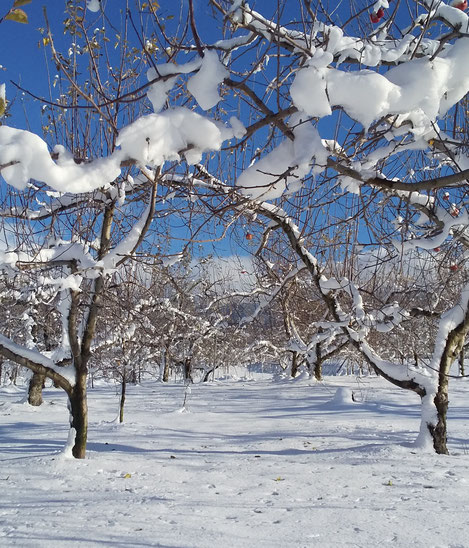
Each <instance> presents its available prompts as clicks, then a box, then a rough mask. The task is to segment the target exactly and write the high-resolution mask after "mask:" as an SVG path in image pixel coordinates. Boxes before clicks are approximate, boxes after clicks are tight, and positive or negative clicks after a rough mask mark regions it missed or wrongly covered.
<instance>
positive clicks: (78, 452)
mask: <svg viewBox="0 0 469 548" xmlns="http://www.w3.org/2000/svg"><path fill="white" fill-rule="evenodd" d="M69 410H70V428H71V429H72V432H73V435H74V437H75V438H74V445H73V448H72V455H73V456H74V457H75V458H76V459H84V458H85V454H86V440H87V437H88V405H87V401H86V374H83V373H82V374H80V375H77V383H76V385H75V386H74V387H73V389H72V391H71V393H70V394H69Z"/></svg>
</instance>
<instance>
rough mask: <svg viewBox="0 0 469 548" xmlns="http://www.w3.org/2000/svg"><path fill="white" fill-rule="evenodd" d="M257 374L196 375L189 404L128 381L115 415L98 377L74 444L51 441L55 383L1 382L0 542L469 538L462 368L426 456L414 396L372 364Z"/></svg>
mask: <svg viewBox="0 0 469 548" xmlns="http://www.w3.org/2000/svg"><path fill="white" fill-rule="evenodd" d="M255 379H256V380H255V382H253V381H252V380H251V381H250V380H248V379H245V380H239V381H233V380H231V381H228V380H227V381H224V382H221V381H215V382H214V383H210V384H205V385H194V386H193V387H192V391H191V394H189V395H188V401H187V402H186V412H185V413H180V410H181V407H182V403H183V398H184V386H183V385H182V384H171V385H162V384H160V383H156V382H144V383H143V384H142V385H141V386H129V387H128V391H127V402H126V411H125V423H124V424H123V425H119V424H116V423H115V422H114V419H115V416H116V412H117V408H118V396H117V395H116V391H115V388H114V387H113V386H109V385H105V384H100V385H98V386H97V387H96V388H94V389H90V402H89V404H90V429H89V438H90V439H89V451H88V456H87V458H86V459H85V460H75V459H70V458H67V457H66V456H65V455H64V454H63V450H64V444H65V442H66V439H67V431H68V412H67V407H66V400H65V397H64V395H63V393H62V392H61V391H59V390H56V389H52V388H49V389H47V390H46V391H45V403H44V404H43V406H42V407H40V408H32V407H30V406H28V405H27V404H24V403H22V402H23V399H24V398H23V396H24V390H23V391H21V392H19V391H18V389H15V390H11V389H10V387H4V388H0V432H1V434H0V435H1V443H2V451H1V453H0V486H1V487H0V489H1V493H2V497H1V499H2V503H1V505H0V545H2V546H21V547H22V548H33V547H34V548H46V547H47V548H54V547H64V548H68V547H74V546H84V545H86V546H103V545H107V546H115V547H124V546H137V545H138V546H168V547H169V546H172V547H184V548H213V547H214V546H229V547H230V548H250V547H252V546H256V547H257V548H285V547H290V546H291V547H308V548H309V547H311V546H324V547H337V548H345V547H350V546H357V547H371V546H382V545H388V544H389V545H392V546H398V547H406V548H407V547H409V546H412V547H416V548H424V547H425V548H427V547H445V548H447V547H450V546H451V547H463V546H467V530H468V518H467V507H468V505H469V489H468V482H469V454H468V447H469V445H468V436H467V432H468V431H469V415H468V413H467V406H466V405H465V401H466V399H467V398H466V394H467V388H466V386H465V385H466V382H467V381H459V382H458V383H454V387H453V394H452V396H451V406H450V412H449V428H450V439H449V447H450V450H451V452H452V453H453V454H452V456H444V455H440V456H437V455H435V454H428V453H426V452H422V451H421V450H420V449H418V448H416V447H415V445H414V440H415V437H416V433H417V431H418V427H419V414H420V411H419V407H420V405H419V398H418V397H416V396H415V395H414V394H411V393H407V392H404V391H399V390H397V389H395V388H392V387H390V385H389V384H388V383H386V382H385V381H383V380H382V379H377V378H374V377H365V378H360V379H355V378H352V377H326V379H325V381H324V382H323V383H319V384H316V383H314V382H312V381H308V380H306V381H305V380H294V381H281V382H272V380H271V379H270V378H268V377H267V375H265V376H261V375H260V374H259V375H257V376H256V377H255ZM338 391H339V394H340V393H342V394H343V395H346V397H347V402H345V403H346V405H343V403H344V402H341V401H338V402H337V404H333V403H332V401H331V400H333V399H334V395H335V394H337V392H338ZM351 392H352V393H353V395H354V398H355V400H356V402H355V403H353V402H351V401H349V396H350V393H351Z"/></svg>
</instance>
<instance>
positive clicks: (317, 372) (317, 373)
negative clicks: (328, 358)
mask: <svg viewBox="0 0 469 548" xmlns="http://www.w3.org/2000/svg"><path fill="white" fill-rule="evenodd" d="M322 362H323V357H322V352H321V345H320V344H319V343H318V344H317V345H316V361H315V362H314V378H315V379H316V380H317V381H321V380H322Z"/></svg>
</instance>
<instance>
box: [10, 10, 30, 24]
mask: <svg viewBox="0 0 469 548" xmlns="http://www.w3.org/2000/svg"><path fill="white" fill-rule="evenodd" d="M5 19H9V20H10V21H15V22H16V23H28V16H27V15H26V13H25V12H24V11H23V10H11V11H10V13H9V14H8V15H7V16H6V17H5Z"/></svg>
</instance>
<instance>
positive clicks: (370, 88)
mask: <svg viewBox="0 0 469 548" xmlns="http://www.w3.org/2000/svg"><path fill="white" fill-rule="evenodd" d="M451 11H458V10H455V9H452V10H451ZM463 17H465V18H466V20H467V16H466V15H463ZM318 53H319V52H317V53H316V55H315V56H314V57H313V58H312V60H311V61H310V63H309V65H308V66H307V67H305V68H303V69H302V70H300V71H299V72H298V74H297V76H296V78H295V80H294V82H293V84H292V86H291V88H290V93H291V96H292V99H293V102H294V103H295V105H296V106H297V107H298V108H299V109H300V110H303V111H304V112H306V113H307V114H308V115H310V116H316V117H323V116H327V115H328V114H330V113H331V112H332V107H334V106H342V107H343V108H344V110H345V112H347V114H348V115H349V116H350V117H351V118H353V119H354V120H356V121H358V122H360V123H361V124H362V125H363V126H364V127H369V126H370V124H371V123H372V122H373V121H374V120H377V119H379V118H381V117H382V116H386V115H388V114H401V115H403V116H404V118H407V119H411V120H412V121H414V119H415V118H416V117H418V118H421V117H422V115H423V117H424V118H425V119H428V120H429V121H431V120H435V119H436V118H437V117H438V116H442V115H444V114H445V113H446V112H447V111H448V110H449V109H450V108H451V107H452V106H453V105H454V104H455V103H456V102H457V101H459V100H460V99H461V98H462V97H463V96H464V95H465V94H466V93H467V92H468V90H469V68H468V67H467V63H466V62H465V60H466V59H467V56H468V53H469V39H468V38H464V39H461V40H458V41H457V42H456V44H455V45H454V46H452V47H450V48H448V50H447V51H446V52H444V53H443V54H442V55H441V56H439V57H437V58H435V59H433V60H429V59H426V58H424V59H414V60H412V61H408V62H407V63H404V64H402V65H399V66H397V67H394V68H392V69H390V70H389V71H388V72H386V73H385V74H379V73H377V72H374V71H371V70H357V71H352V72H346V71H343V70H340V69H336V68H331V67H327V64H328V63H330V62H331V61H332V55H331V54H328V52H326V53H324V52H321V55H320V56H318ZM414 123H415V122H414ZM426 125H428V127H429V128H430V127H431V123H430V122H427V124H426Z"/></svg>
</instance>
